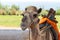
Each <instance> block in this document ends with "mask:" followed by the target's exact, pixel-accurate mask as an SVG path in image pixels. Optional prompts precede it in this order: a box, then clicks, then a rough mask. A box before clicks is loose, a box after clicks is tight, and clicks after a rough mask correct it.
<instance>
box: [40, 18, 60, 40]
mask: <svg viewBox="0 0 60 40" xmlns="http://www.w3.org/2000/svg"><path fill="white" fill-rule="evenodd" d="M45 21H47V23H49V24H50V25H52V27H53V29H54V30H55V31H56V32H57V33H58V40H60V38H59V37H60V34H59V30H58V27H57V23H55V22H53V21H52V20H50V19H48V18H42V19H41V20H40V21H39V24H42V23H44V22H45Z"/></svg>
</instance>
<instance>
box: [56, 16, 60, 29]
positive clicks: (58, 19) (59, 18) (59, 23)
mask: <svg viewBox="0 0 60 40" xmlns="http://www.w3.org/2000/svg"><path fill="white" fill-rule="evenodd" d="M56 20H57V21H58V24H57V26H58V28H59V29H60V15H56Z"/></svg>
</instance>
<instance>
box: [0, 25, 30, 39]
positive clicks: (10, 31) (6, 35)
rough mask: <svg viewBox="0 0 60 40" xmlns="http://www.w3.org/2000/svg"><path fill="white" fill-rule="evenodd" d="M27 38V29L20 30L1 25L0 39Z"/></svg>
mask: <svg viewBox="0 0 60 40" xmlns="http://www.w3.org/2000/svg"><path fill="white" fill-rule="evenodd" d="M27 39H28V40H29V30H28V29H27V30H25V31H22V30H21V28H16V27H1V26H0V40H27Z"/></svg>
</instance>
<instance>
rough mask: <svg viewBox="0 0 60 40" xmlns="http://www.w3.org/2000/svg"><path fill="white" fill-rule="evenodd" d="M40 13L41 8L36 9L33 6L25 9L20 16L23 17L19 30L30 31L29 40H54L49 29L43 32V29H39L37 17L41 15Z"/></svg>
mask: <svg viewBox="0 0 60 40" xmlns="http://www.w3.org/2000/svg"><path fill="white" fill-rule="evenodd" d="M41 11H42V8H39V9H37V8H36V7H35V6H29V7H27V8H25V11H24V12H23V13H22V14H21V15H22V16H23V18H22V23H21V29H22V30H26V29H27V28H28V29H30V39H29V40H54V36H53V34H52V32H51V30H50V29H48V30H46V31H44V28H43V29H40V28H39V27H40V26H39V21H40V19H39V18H38V15H39V13H41ZM45 26H46V25H45ZM43 31H44V32H43Z"/></svg>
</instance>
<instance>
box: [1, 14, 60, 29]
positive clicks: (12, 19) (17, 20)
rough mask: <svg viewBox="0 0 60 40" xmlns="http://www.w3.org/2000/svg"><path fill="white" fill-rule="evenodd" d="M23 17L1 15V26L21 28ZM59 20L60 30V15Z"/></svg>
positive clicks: (57, 17) (57, 16)
mask: <svg viewBox="0 0 60 40" xmlns="http://www.w3.org/2000/svg"><path fill="white" fill-rule="evenodd" d="M21 19H22V16H16V15H11V16H10V15H4V16H3V15H0V25H1V26H6V27H19V26H20V24H21ZM56 19H57V20H58V24H57V25H58V27H59V28H60V15H56Z"/></svg>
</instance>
